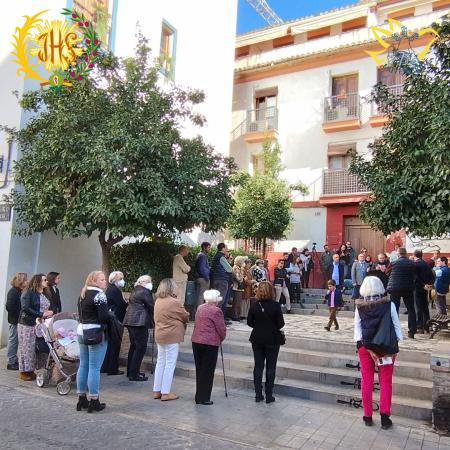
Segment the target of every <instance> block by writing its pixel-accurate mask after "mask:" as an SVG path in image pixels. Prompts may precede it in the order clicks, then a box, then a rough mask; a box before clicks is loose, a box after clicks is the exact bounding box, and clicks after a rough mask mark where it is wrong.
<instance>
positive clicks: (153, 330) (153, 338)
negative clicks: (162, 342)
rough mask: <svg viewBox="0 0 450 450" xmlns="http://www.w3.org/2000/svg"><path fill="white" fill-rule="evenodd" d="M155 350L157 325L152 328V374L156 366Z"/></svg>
mask: <svg viewBox="0 0 450 450" xmlns="http://www.w3.org/2000/svg"><path fill="white" fill-rule="evenodd" d="M154 351H155V326H153V329H152V368H151V369H150V373H151V374H152V375H153V372H154V371H155V366H154V365H153V358H154Z"/></svg>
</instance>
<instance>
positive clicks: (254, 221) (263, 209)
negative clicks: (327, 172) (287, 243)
mask: <svg viewBox="0 0 450 450" xmlns="http://www.w3.org/2000/svg"><path fill="white" fill-rule="evenodd" d="M262 160H263V169H262V171H261V172H256V173H255V174H254V175H253V176H249V175H248V174H246V175H243V174H242V173H241V174H240V177H241V187H240V188H239V190H238V191H237V194H236V206H235V208H234V210H233V213H232V215H231V217H230V220H229V221H228V228H229V230H230V232H231V235H232V236H233V237H234V238H238V239H249V238H255V239H257V240H259V241H262V243H263V254H265V252H266V239H268V238H269V239H274V240H276V239H283V238H284V237H286V234H287V233H288V231H289V227H290V224H291V221H292V216H291V187H290V186H289V184H288V183H287V182H286V181H284V180H280V179H279V174H280V171H281V170H282V166H281V163H280V148H279V146H278V144H271V143H270V142H269V141H265V142H264V144H263V150H262ZM242 178H243V179H242ZM296 189H299V186H296Z"/></svg>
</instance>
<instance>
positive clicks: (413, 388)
mask: <svg viewBox="0 0 450 450" xmlns="http://www.w3.org/2000/svg"><path fill="white" fill-rule="evenodd" d="M224 350H225V352H224V364H225V370H226V371H227V372H228V371H229V370H232V371H237V372H243V373H249V374H251V373H253V364H254V363H253V356H249V355H237V354H230V353H228V348H224ZM178 358H179V360H180V361H184V362H189V363H193V362H194V357H193V354H192V351H190V349H182V351H180V354H179V357H178ZM218 367H222V364H221V361H220V358H219V361H218ZM344 367H345V366H344ZM277 376H279V377H280V378H290V379H295V380H302V381H312V382H316V383H322V384H324V385H333V386H341V385H342V383H341V382H345V383H355V380H357V379H360V377H361V375H360V372H359V371H358V370H356V369H351V368H336V367H317V366H312V365H309V364H307V363H303V364H302V363H300V364H299V363H292V362H286V361H282V360H279V361H278V364H277ZM375 379H376V377H375ZM431 389H432V382H431V381H424V380H417V379H414V378H406V377H401V376H395V377H394V392H395V393H396V394H397V395H400V396H412V395H411V394H412V393H414V398H417V399H420V400H430V401H431Z"/></svg>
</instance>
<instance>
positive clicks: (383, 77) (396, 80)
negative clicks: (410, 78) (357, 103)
mask: <svg viewBox="0 0 450 450" xmlns="http://www.w3.org/2000/svg"><path fill="white" fill-rule="evenodd" d="M377 78H378V83H382V84H384V85H385V86H399V85H402V84H403V82H404V80H405V75H404V74H403V73H401V72H391V71H390V70H388V69H378V76H377Z"/></svg>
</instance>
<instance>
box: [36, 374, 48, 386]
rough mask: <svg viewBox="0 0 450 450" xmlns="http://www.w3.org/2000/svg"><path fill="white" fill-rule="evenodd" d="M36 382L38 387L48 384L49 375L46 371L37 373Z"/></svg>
mask: <svg viewBox="0 0 450 450" xmlns="http://www.w3.org/2000/svg"><path fill="white" fill-rule="evenodd" d="M36 384H37V385H38V387H40V388H43V387H45V386H47V384H48V375H47V372H46V371H43V370H40V371H39V372H38V373H37V375H36Z"/></svg>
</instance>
